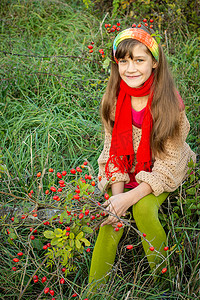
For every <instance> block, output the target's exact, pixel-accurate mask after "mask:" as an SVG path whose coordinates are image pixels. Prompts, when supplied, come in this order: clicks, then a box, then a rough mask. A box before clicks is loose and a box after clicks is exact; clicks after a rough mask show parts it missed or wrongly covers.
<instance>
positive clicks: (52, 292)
mask: <svg viewBox="0 0 200 300" xmlns="http://www.w3.org/2000/svg"><path fill="white" fill-rule="evenodd" d="M49 294H50V295H51V296H54V294H55V293H54V291H53V290H50V291H49ZM51 300H52V299H51Z"/></svg>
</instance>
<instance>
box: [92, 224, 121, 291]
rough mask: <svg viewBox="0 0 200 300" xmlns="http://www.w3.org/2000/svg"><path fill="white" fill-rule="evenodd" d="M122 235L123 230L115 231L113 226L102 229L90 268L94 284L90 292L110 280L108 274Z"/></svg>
mask: <svg viewBox="0 0 200 300" xmlns="http://www.w3.org/2000/svg"><path fill="white" fill-rule="evenodd" d="M122 234H123V229H120V230H119V231H114V228H113V226H112V225H105V226H103V227H100V230H99V234H98V237H97V241H96V243H95V247H94V251H93V255H92V261H91V267H90V274H89V283H91V282H93V284H92V286H91V287H90V290H92V288H95V286H96V287H98V286H99V285H100V284H101V283H106V281H107V280H108V275H107V274H108V272H109V271H110V270H111V269H112V266H113V263H114V261H115V256H116V251H117V246H118V244H119V241H120V239H121V237H122Z"/></svg>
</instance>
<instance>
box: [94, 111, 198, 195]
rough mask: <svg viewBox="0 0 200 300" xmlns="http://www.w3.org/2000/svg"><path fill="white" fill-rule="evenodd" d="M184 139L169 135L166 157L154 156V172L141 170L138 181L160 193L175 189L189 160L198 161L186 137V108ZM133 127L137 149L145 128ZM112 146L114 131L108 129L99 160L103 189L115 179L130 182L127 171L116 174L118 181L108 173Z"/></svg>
mask: <svg viewBox="0 0 200 300" xmlns="http://www.w3.org/2000/svg"><path fill="white" fill-rule="evenodd" d="M114 114H115V112H114V111H113V113H112V119H114ZM179 122H180V142H179V143H178V142H177V140H172V139H168V140H167V142H166V154H165V155H162V157H155V158H154V160H153V168H152V172H146V171H140V172H139V173H138V174H137V175H136V181H137V182H138V183H139V184H140V183H141V182H146V183H148V184H149V185H150V186H151V188H152V190H153V192H152V193H153V194H154V195H155V196H159V195H160V194H162V193H163V192H173V191H175V190H176V189H177V188H178V187H179V186H180V185H181V183H182V182H183V181H184V180H185V179H186V177H187V171H188V163H189V161H190V160H191V159H192V160H193V161H194V162H195V161H196V156H195V153H194V152H193V151H192V150H191V149H190V147H189V145H188V144H187V143H186V138H187V135H188V132H189V129H190V125H189V122H188V119H187V117H186V114H185V111H184V110H183V111H181V112H180V118H179ZM132 130H133V148H134V152H135V153H136V152H137V149H138V146H139V143H140V139H141V128H137V127H136V126H134V125H132ZM110 146H111V134H110V133H109V132H107V131H106V129H105V141H104V147H103V151H102V152H101V154H100V156H99V158H98V164H99V174H98V175H99V176H101V177H102V179H101V181H100V182H99V184H98V187H99V189H100V190H101V191H103V190H104V189H107V188H108V187H110V186H111V185H112V184H113V183H116V182H120V181H124V183H129V181H130V178H129V175H128V174H127V173H124V174H122V173H117V172H116V173H114V174H113V176H112V178H113V179H115V180H114V181H112V180H111V181H110V182H108V181H107V179H106V176H105V165H106V162H107V160H108V158H109V150H110ZM135 165H136V160H135V161H134V162H133V167H132V169H131V172H134V169H135ZM109 167H110V170H111V171H114V166H113V164H110V165H109Z"/></svg>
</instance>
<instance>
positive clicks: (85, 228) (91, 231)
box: [82, 226, 93, 234]
mask: <svg viewBox="0 0 200 300" xmlns="http://www.w3.org/2000/svg"><path fill="white" fill-rule="evenodd" d="M82 230H83V232H85V233H89V234H91V233H93V230H92V228H90V227H88V226H83V227H82Z"/></svg>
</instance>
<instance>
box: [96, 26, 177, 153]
mask: <svg viewBox="0 0 200 300" xmlns="http://www.w3.org/2000/svg"><path fill="white" fill-rule="evenodd" d="M145 31H146V30H145ZM137 44H140V42H139V41H137V40H133V39H126V40H123V41H122V42H121V43H120V44H119V45H118V48H117V51H116V54H115V56H116V58H117V59H119V58H124V57H125V56H126V55H128V56H130V57H131V58H132V50H133V47H134V46H135V45H137ZM147 51H148V52H149V53H150V54H151V52H150V51H149V50H148V48H147ZM151 55H152V54H151ZM152 58H153V56H152ZM153 59H154V58H153ZM154 60H155V59H154ZM120 80H121V78H120V75H119V72H118V65H117V64H116V63H115V60H114V58H113V55H112V61H111V74H110V78H109V81H108V84H107V88H106V92H105V94H104V96H103V99H102V105H101V116H102V121H103V124H104V126H105V127H106V128H107V130H108V131H109V132H110V133H112V129H113V126H114V120H113V118H112V111H113V108H114V107H115V105H116V98H117V96H118V93H119V86H120ZM152 89H153V100H152V105H151V113H152V118H153V128H152V131H151V150H152V154H153V156H155V155H159V154H162V153H165V145H166V141H167V139H169V138H172V139H174V138H175V137H178V135H179V130H180V129H179V117H180V104H179V100H178V96H177V91H176V88H175V84H174V81H173V78H172V75H171V73H170V70H169V67H168V64H167V60H166V57H165V54H164V52H163V49H162V47H161V46H160V45H159V61H158V64H157V67H156V68H155V69H154V83H153V86H152Z"/></svg>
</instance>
